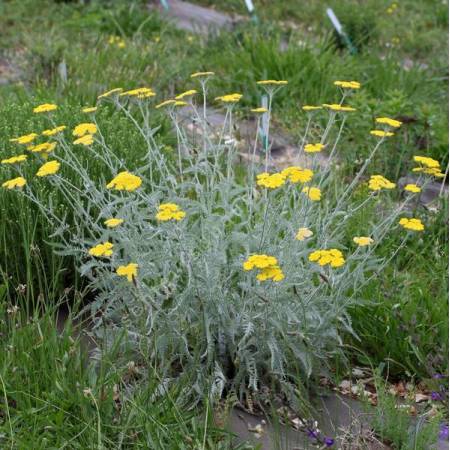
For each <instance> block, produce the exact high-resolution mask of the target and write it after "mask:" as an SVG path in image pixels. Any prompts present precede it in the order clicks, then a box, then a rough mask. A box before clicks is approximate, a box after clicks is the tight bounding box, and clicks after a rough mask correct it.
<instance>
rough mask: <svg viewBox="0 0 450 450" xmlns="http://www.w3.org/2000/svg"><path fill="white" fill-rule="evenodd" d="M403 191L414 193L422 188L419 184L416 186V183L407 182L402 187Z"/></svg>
mask: <svg viewBox="0 0 450 450" xmlns="http://www.w3.org/2000/svg"><path fill="white" fill-rule="evenodd" d="M404 189H405V191H408V192H413V193H414V194H417V193H418V192H421V191H422V189H421V188H420V186H417V184H407V185H406V186H405V187H404Z"/></svg>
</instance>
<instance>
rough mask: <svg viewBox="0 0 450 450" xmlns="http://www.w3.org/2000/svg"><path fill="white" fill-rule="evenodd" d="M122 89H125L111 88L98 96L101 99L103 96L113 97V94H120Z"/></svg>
mask: <svg viewBox="0 0 450 450" xmlns="http://www.w3.org/2000/svg"><path fill="white" fill-rule="evenodd" d="M122 91H123V89H122V88H114V89H110V90H109V91H106V92H103V94H100V95H99V96H98V97H97V98H98V99H99V100H100V99H102V98H107V97H111V96H112V95H113V94H119V93H120V92H122Z"/></svg>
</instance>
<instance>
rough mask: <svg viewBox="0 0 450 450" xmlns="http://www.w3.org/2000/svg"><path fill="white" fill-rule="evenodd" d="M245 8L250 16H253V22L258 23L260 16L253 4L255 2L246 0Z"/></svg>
mask: <svg viewBox="0 0 450 450" xmlns="http://www.w3.org/2000/svg"><path fill="white" fill-rule="evenodd" d="M245 6H246V7H247V10H248V12H249V14H250V15H251V16H252V20H253V21H254V22H258V16H257V15H256V11H255V5H254V4H253V1H252V0H245Z"/></svg>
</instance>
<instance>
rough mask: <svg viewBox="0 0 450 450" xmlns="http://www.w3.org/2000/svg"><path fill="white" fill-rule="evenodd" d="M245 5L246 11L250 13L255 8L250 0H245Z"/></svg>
mask: <svg viewBox="0 0 450 450" xmlns="http://www.w3.org/2000/svg"><path fill="white" fill-rule="evenodd" d="M245 5H246V6H247V9H248V12H249V13H250V14H251V13H252V12H253V11H254V10H255V6H254V5H253V1H252V0H245Z"/></svg>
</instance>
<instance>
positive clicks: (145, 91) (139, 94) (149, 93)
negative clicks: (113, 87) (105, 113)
mask: <svg viewBox="0 0 450 450" xmlns="http://www.w3.org/2000/svg"><path fill="white" fill-rule="evenodd" d="M155 95H156V94H155V93H154V92H153V90H152V89H150V88H148V87H141V88H136V89H131V90H129V91H125V92H122V93H121V94H119V97H124V96H127V97H136V98H138V99H144V98H149V97H154V96H155Z"/></svg>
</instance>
